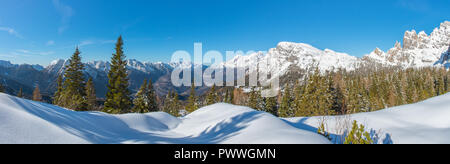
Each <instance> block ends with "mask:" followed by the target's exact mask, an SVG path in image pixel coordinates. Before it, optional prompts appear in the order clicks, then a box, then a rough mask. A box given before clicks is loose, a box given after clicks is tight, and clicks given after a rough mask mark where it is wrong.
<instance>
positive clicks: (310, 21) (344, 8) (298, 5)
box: [0, 0, 450, 66]
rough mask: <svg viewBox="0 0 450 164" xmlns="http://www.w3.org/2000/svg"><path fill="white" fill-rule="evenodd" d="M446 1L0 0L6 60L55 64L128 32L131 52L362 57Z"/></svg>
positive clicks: (429, 20)
mask: <svg viewBox="0 0 450 164" xmlns="http://www.w3.org/2000/svg"><path fill="white" fill-rule="evenodd" d="M449 6H450V1H448V0H208V1H207V0H190V1H187V0H158V1H157V0H39V1H36V0H20V1H17V0H2V1H1V2H0V60H10V61H12V62H13V63H18V64H20V63H29V64H41V65H44V66H46V65H48V64H49V63H50V62H51V61H52V60H55V59H66V58H69V57H70V55H71V54H72V53H73V51H74V48H75V46H76V45H78V46H80V49H81V51H82V55H83V60H84V61H92V60H109V59H110V56H111V54H112V53H113V47H114V41H115V40H116V39H117V37H118V36H119V35H123V37H124V39H125V53H126V55H127V56H128V58H132V59H138V60H140V61H152V62H156V61H164V62H167V61H169V60H170V57H171V55H172V53H173V52H175V51H176V50H186V51H189V52H191V53H192V50H193V44H194V42H202V43H203V49H204V51H207V50H219V51H221V52H225V51H226V50H243V51H249V50H262V51H266V50H268V49H269V48H272V47H275V46H276V44H277V43H278V42H281V41H292V42H303V43H308V44H311V45H313V46H315V47H318V48H320V49H325V48H329V49H332V50H335V51H339V52H346V53H349V54H350V55H354V56H362V55H364V54H367V53H369V52H371V51H372V50H373V49H374V48H375V47H380V48H381V49H383V50H387V49H388V48H390V47H392V46H393V45H394V43H395V41H401V40H402V37H403V33H404V32H405V31H406V30H410V29H416V30H418V31H421V30H424V31H425V32H427V33H430V32H431V31H432V30H433V29H434V28H436V27H438V26H439V24H440V23H441V22H443V21H445V20H450V7H449Z"/></svg>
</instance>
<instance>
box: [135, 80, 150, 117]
mask: <svg viewBox="0 0 450 164" xmlns="http://www.w3.org/2000/svg"><path fill="white" fill-rule="evenodd" d="M147 96H148V90H147V79H145V80H144V82H143V83H142V85H141V88H140V89H139V91H138V92H137V93H136V97H135V98H134V101H133V104H134V107H133V112H135V113H148V112H149V110H148V109H149V101H148V97H147Z"/></svg>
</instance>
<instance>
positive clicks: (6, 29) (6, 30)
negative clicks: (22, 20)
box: [0, 27, 22, 38]
mask: <svg viewBox="0 0 450 164" xmlns="http://www.w3.org/2000/svg"><path fill="white" fill-rule="evenodd" d="M0 31H5V32H7V33H9V34H10V35H14V36H16V37H18V38H22V35H20V34H19V33H18V32H17V31H16V30H15V29H13V28H9V27H0Z"/></svg>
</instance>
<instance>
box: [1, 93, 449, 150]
mask: <svg viewBox="0 0 450 164" xmlns="http://www.w3.org/2000/svg"><path fill="white" fill-rule="evenodd" d="M449 117H450V94H447V95H443V96H440V97H436V98H432V99H429V100H426V101H424V102H420V103H417V104H413V105H405V106H400V107H395V108H391V109H386V110H382V111H378V112H372V113H360V114H354V115H351V116H346V117H312V118H288V119H280V118H277V117H274V116H272V115H270V114H267V113H263V112H258V111H255V110H252V109H250V108H247V107H241V106H234V105H229V104H215V105H212V106H208V107H205V108H202V109H199V110H197V111H196V112H194V113H191V114H189V115H187V116H185V117H182V118H175V117H173V116H171V115H168V114H166V113H162V112H157V113H148V114H125V115H109V114H105V113H101V112H74V111H70V110H66V109H63V108H60V107H56V106H53V105H49V104H45V103H39V102H33V101H30V100H25V99H20V98H17V97H14V96H9V95H6V94H2V93H0V143H194V144H197V143H207V144H209V143H221V144H222V143H225V144H227V143H233V144H234V143H236V144H272V143H279V144H284V143H323V144H327V143H332V142H330V141H328V140H327V139H326V138H325V137H322V136H321V135H318V134H316V131H317V128H316V127H317V125H318V122H319V120H322V119H324V120H326V125H328V130H329V132H331V133H334V134H340V132H339V130H342V129H343V128H340V127H344V126H345V125H347V123H351V120H358V121H359V122H360V123H363V124H364V125H366V126H367V128H368V129H367V130H368V131H369V130H371V129H372V130H375V131H377V132H376V133H373V135H374V136H378V137H377V138H378V139H377V141H378V142H379V143H450V140H449V136H450V119H449ZM336 123H337V124H336ZM336 125H338V126H336ZM332 136H334V137H336V136H338V135H332ZM336 138H339V137H336Z"/></svg>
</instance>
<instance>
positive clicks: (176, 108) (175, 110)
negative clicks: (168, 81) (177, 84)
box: [170, 92, 181, 117]
mask: <svg viewBox="0 0 450 164" xmlns="http://www.w3.org/2000/svg"><path fill="white" fill-rule="evenodd" d="M172 94H174V95H173V96H172V97H173V99H172V105H171V106H172V109H171V112H170V114H172V115H173V116H175V117H179V116H180V108H181V106H180V100H179V98H178V93H176V92H173V93H172Z"/></svg>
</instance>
